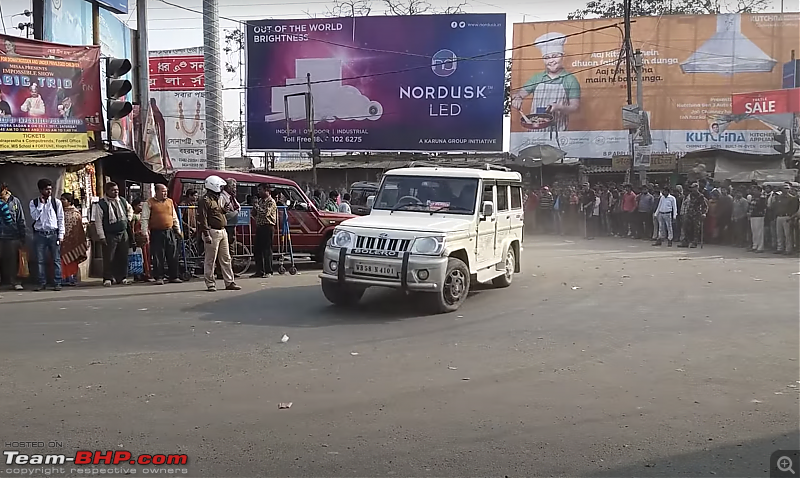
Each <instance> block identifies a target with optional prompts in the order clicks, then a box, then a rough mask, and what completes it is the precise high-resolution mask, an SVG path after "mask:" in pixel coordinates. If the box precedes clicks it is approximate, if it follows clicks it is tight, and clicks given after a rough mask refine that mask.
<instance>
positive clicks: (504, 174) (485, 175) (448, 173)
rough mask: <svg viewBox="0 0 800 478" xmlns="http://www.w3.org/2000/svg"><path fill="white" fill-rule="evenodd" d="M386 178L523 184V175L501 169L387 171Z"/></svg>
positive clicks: (406, 169)
mask: <svg viewBox="0 0 800 478" xmlns="http://www.w3.org/2000/svg"><path fill="white" fill-rule="evenodd" d="M385 175H386V176H444V177H451V178H481V179H500V180H504V181H516V182H522V175H521V174H520V173H518V172H516V171H511V170H510V169H507V168H506V170H499V168H486V169H479V168H452V167H450V168H448V167H441V168H440V167H417V168H399V169H392V170H391V171H386V173H385Z"/></svg>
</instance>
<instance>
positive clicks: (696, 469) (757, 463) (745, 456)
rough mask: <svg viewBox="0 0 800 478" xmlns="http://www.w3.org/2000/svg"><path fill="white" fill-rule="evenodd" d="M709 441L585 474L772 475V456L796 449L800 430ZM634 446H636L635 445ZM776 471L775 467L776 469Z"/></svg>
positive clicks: (611, 475) (613, 475) (616, 475)
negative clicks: (699, 446)
mask: <svg viewBox="0 0 800 478" xmlns="http://www.w3.org/2000/svg"><path fill="white" fill-rule="evenodd" d="M713 443H714V442H713V441H709V442H708V448H707V449H706V450H704V451H698V452H692V453H683V454H678V455H671V456H666V457H663V458H653V459H652V460H649V461H646V462H642V463H635V464H631V465H628V466H624V467H617V468H611V469H605V470H600V471H598V472H596V473H590V474H586V475H583V476H586V477H598V478H600V477H619V476H637V477H645V476H664V477H667V476H669V477H672V476H682V477H683V476H697V477H710V476H720V477H723V476H725V477H740V476H741V477H751V476H770V466H771V465H772V464H771V463H770V456H771V455H772V453H773V452H775V451H778V450H796V449H797V447H798V446H800V431H792V432H788V433H783V434H777V435H771V436H767V437H764V438H760V439H758V440H749V441H744V442H742V443H736V444H733V445H724V446H718V447H713ZM632 446H634V445H632ZM773 471H774V472H777V469H776V470H773Z"/></svg>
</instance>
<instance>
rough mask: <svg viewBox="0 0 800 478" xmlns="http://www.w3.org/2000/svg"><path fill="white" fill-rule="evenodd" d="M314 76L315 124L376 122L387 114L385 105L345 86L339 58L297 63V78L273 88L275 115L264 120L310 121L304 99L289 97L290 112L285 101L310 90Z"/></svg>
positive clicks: (289, 79)
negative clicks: (325, 122)
mask: <svg viewBox="0 0 800 478" xmlns="http://www.w3.org/2000/svg"><path fill="white" fill-rule="evenodd" d="M308 74H311V97H312V101H313V105H314V122H315V123H318V122H321V121H328V122H332V121H335V120H360V121H363V120H370V121H375V120H377V119H379V118H380V117H381V115H383V106H381V104H380V103H378V102H377V101H371V100H370V99H369V98H367V97H366V96H364V95H363V94H362V93H361V92H360V91H359V90H358V88H356V87H354V86H350V85H343V84H342V61H341V60H339V59H337V58H301V59H296V60H295V78H287V79H286V86H277V87H273V88H272V113H271V114H268V115H266V116H265V118H264V121H266V122H268V123H269V122H273V121H285V120H286V117H287V116H288V117H289V120H291V121H300V120H305V119H306V104H305V98H304V97H303V96H292V97H289V98H288V106H289V111H288V112H287V111H285V110H286V105H285V102H284V98H285V97H286V96H287V95H291V94H295V93H305V92H307V91H308V84H307V81H308V78H307V75H308Z"/></svg>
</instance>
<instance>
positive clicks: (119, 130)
mask: <svg viewBox="0 0 800 478" xmlns="http://www.w3.org/2000/svg"><path fill="white" fill-rule="evenodd" d="M132 42H133V35H132V30H131V29H130V28H128V27H127V26H126V25H125V24H124V23H122V21H120V20H119V19H118V18H117V17H116V16H115V15H114V14H113V13H111V12H110V11H108V10H104V9H100V53H101V54H102V55H103V56H104V57H105V56H108V57H111V58H128V59H130V60H131V61H133V60H134V58H133V47H132ZM133 72H134V70H131V71H130V72H128V74H126V75H125V76H123V78H124V79H126V80H128V81H130V82H131V84H133V85H134V87H133V89H132V90H131V92H130V93H128V94H127V95H125V96H124V97H123V98H120V100H123V101H133V98H134V97H135V95H136V83H137V82H136V80H135V79H134V77H133ZM100 76H101V78H105V77H106V62H105V61H102V62H100ZM100 94H101V97H102V98H106V97H107V96H106V82H105V81H102V82H101V83H100ZM105 109H106V105H105V102H104V103H103V112H104V113H105ZM103 137H104V139H107V138H106V135H103ZM111 139H112V140H113V141H114V145H115V146H117V147H123V148H126V149H129V150H133V149H134V147H133V117H132V115H128V116H126V117H124V118H122V119H118V120H112V121H111Z"/></svg>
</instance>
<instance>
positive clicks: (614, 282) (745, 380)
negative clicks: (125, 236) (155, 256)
mask: <svg viewBox="0 0 800 478" xmlns="http://www.w3.org/2000/svg"><path fill="white" fill-rule="evenodd" d="M796 272H798V264H797V261H796V260H795V259H786V258H782V257H776V256H771V255H747V254H745V253H742V252H739V251H737V250H734V249H731V248H721V247H711V246H708V247H706V248H705V249H703V250H700V249H690V250H687V249H676V248H669V249H668V248H666V247H663V248H658V249H657V248H653V247H650V245H649V243H648V242H643V241H634V240H622V239H599V240H596V241H582V240H579V239H575V240H564V239H562V238H558V237H546V238H536V239H534V240H531V241H528V242H526V244H525V250H524V254H523V272H522V273H521V274H518V275H517V276H516V277H515V280H514V284H513V285H512V286H511V288H509V289H504V290H492V289H490V288H484V289H482V290H479V291H476V292H475V293H474V294H473V295H472V297H470V298H469V300H468V301H467V302H466V303H465V305H464V306H463V307H462V309H461V310H460V311H459V312H457V313H453V314H447V315H436V316H428V315H426V314H425V311H424V310H421V309H420V308H419V306H418V304H415V303H414V302H413V301H411V300H408V298H407V297H404V296H402V295H400V294H396V293H393V292H388V293H387V292H383V291H369V292H368V294H367V296H366V297H365V301H364V303H363V306H362V307H361V308H360V309H359V310H356V311H350V312H343V311H340V310H337V309H334V308H332V307H331V306H329V305H328V304H327V302H326V301H325V299H324V298H323V296H322V294H321V292H320V290H319V284H318V279H317V276H316V272H315V271H313V270H304V271H302V274H301V275H298V276H294V277H290V276H277V277H273V278H271V279H269V280H262V279H246V280H242V281H241V282H240V283H241V285H242V286H243V290H242V291H240V292H226V291H219V292H217V293H215V294H209V293H206V292H204V291H203V290H202V289H203V285H202V282H200V281H194V282H191V283H187V284H180V285H166V286H160V287H159V286H150V285H144V286H130V287H126V288H123V287H117V288H113V289H103V288H99V287H85V288H78V289H75V290H65V291H62V292H60V293H55V292H43V293H33V292H27V291H26V292H24V293H21V294H18V293H16V292H8V291H4V292H2V298H0V327H1V328H0V330H2V332H1V333H0V384H2V385H0V423H2V426H0V435H1V436H0V438H2V439H3V441H4V445H5V447H4V450H9V449H18V448H13V447H11V448H10V447H9V445H12V443H11V442H20V441H45V442H49V441H55V442H56V443H55V444H54V445H62V446H61V447H59V446H55V447H53V448H46V449H43V450H41V449H37V450H35V451H36V452H42V453H65V454H68V455H70V454H73V453H74V452H75V451H76V450H82V449H86V450H95V449H100V450H107V449H110V450H128V451H131V452H132V453H134V454H137V453H186V454H188V456H189V464H188V465H187V467H186V468H187V469H188V472H187V473H186V474H181V473H180V472H179V473H177V474H175V475H173V476H203V477H205V476H309V477H310V476H342V477H344V476H347V477H350V476H352V477H355V476H397V477H401V476H415V477H425V476H431V477H433V476H510V477H522V476H589V477H593V476H634V475H635V476H678V475H681V476H714V475H716V476H720V477H722V476H764V477H766V476H769V473H768V471H769V468H770V465H769V456H770V454H771V453H772V452H773V451H775V450H777V449H781V448H798V447H800V445H799V444H798V440H800V437H799V436H798V398H799V397H800V394H798V385H800V384H799V383H798V380H800V376H798V361H797V360H798V350H800V347H799V345H798V342H800V326H799V325H798V284H799V283H800V276H798V275H797V274H796ZM284 334H286V335H288V337H289V340H288V342H286V343H282V342H281V337H282V336H283V335H284ZM282 402H283V403H285V402H292V406H291V408H289V409H279V403H282ZM21 451H22V452H23V453H25V452H26V451H25V450H21ZM27 452H29V453H30V452H31V450H28V451H27ZM11 468H32V467H19V466H17V467H11V466H8V465H5V464H4V465H3V467H2V469H0V474H8V473H9V471H11V472H13V470H11ZM73 468H74V467H73ZM66 473H67V474H69V473H70V468H69V467H67V468H66Z"/></svg>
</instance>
